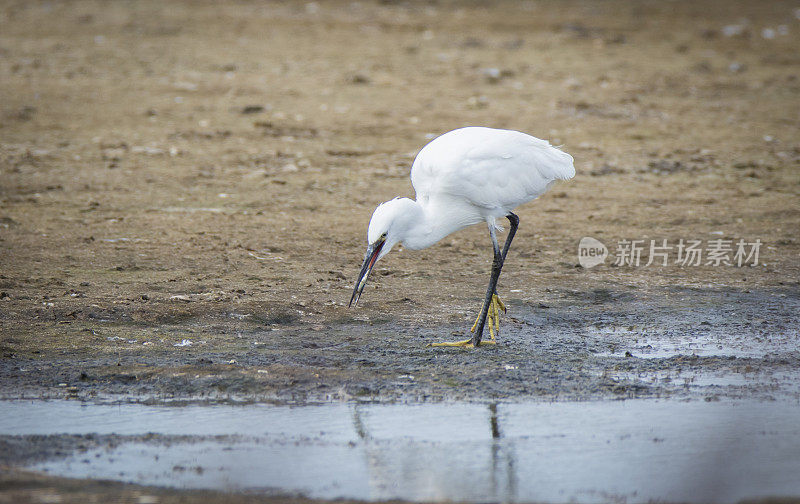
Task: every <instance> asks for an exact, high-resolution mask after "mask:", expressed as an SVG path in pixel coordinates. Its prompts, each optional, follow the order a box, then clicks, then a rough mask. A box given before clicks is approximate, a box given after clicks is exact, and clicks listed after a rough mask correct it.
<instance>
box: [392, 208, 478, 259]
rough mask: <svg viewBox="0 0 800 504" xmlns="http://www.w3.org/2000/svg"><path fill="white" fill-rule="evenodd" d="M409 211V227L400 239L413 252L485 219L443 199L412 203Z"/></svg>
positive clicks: (474, 209)
mask: <svg viewBox="0 0 800 504" xmlns="http://www.w3.org/2000/svg"><path fill="white" fill-rule="evenodd" d="M412 212H413V214H414V215H413V218H412V225H411V226H410V227H409V229H408V230H407V231H406V233H405V234H404V236H403V237H401V238H400V241H401V242H402V244H403V246H404V247H406V248H409V249H412V250H419V249H424V248H427V247H430V246H431V245H433V244H434V243H436V242H438V241H439V240H441V239H442V238H444V237H445V236H447V235H449V234H450V233H454V232H456V231H458V230H459V229H463V228H465V227H467V226H471V225H473V224H477V223H479V222H483V221H484V220H485V218H484V216H482V215H481V214H480V212H479V211H478V210H477V208H475V207H474V206H472V205H469V204H467V203H465V202H463V201H461V200H458V199H456V198H449V197H446V196H444V197H437V198H436V199H435V200H434V202H430V201H428V202H420V201H415V202H414V209H413V210H412Z"/></svg>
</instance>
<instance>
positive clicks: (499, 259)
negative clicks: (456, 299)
mask: <svg viewBox="0 0 800 504" xmlns="http://www.w3.org/2000/svg"><path fill="white" fill-rule="evenodd" d="M506 218H508V221H509V222H510V223H511V227H510V228H509V230H508V236H507V237H506V242H505V244H504V245H503V250H502V252H500V251H498V249H495V250H494V260H492V275H491V277H490V278H489V287H488V288H487V289H486V299H485V300H484V302H483V309H481V316H480V319H478V327H477V328H476V330H475V332H474V333H473V335H472V345H473V346H478V345H480V343H481V337H482V336H483V328H484V326H485V325H486V315H487V314H488V313H489V305H490V304H491V302H492V296H493V295H494V293H495V292H496V290H497V280H498V279H499V278H500V271H502V269H503V264H504V263H505V261H506V255H508V249H509V248H510V247H511V240H513V239H514V235H515V234H516V232H517V227H519V217H517V216H516V215H515V214H513V213H510V214H508V215H507V216H506ZM493 242H494V240H493ZM493 245H494V243H493Z"/></svg>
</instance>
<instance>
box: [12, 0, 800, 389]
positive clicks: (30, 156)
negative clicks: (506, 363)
mask: <svg viewBox="0 0 800 504" xmlns="http://www.w3.org/2000/svg"><path fill="white" fill-rule="evenodd" d="M798 9H800V6H798V4H797V3H796V2H793V1H770V2H747V1H731V2H716V1H692V2H656V1H644V2H625V1H617V0H610V1H603V2H586V1H560V2H544V1H542V2H538V1H527V2H510V1H509V2H480V1H473V2H445V1H438V2H335V1H332V2H228V3H225V4H224V5H220V4H218V3H217V2H179V1H174V2H155V1H152V2H151V1H146V0H143V1H136V2H125V3H123V2H27V1H26V2H13V1H10V2H4V3H3V4H2V6H0V23H1V24H2V31H1V32H0V76H2V78H1V79H0V94H1V95H2V105H1V106H0V107H1V110H0V246H1V247H2V254H0V291H2V292H1V293H0V297H2V299H0V327H1V328H2V341H0V348H1V349H2V359H3V374H4V376H5V377H4V382H5V383H6V385H7V386H6V387H5V389H4V390H3V394H4V396H6V397H17V396H19V395H20V394H23V393H26V392H25V391H27V393H33V394H40V395H42V394H43V395H47V396H50V395H54V396H64V395H76V394H81V393H83V392H82V391H83V390H84V387H89V388H91V387H90V385H91V384H105V385H103V386H108V387H111V385H109V384H110V383H113V384H114V387H116V388H114V387H112V388H110V389H105V390H106V391H107V392H108V391H111V390H112V389H113V391H114V392H116V393H122V394H124V393H125V390H126V387H129V386H133V385H134V384H136V383H139V382H140V381H141V380H143V379H145V377H149V378H153V377H154V376H157V375H158V374H159V373H161V372H162V371H163V372H164V373H169V374H170V376H186V381H187V386H189V384H188V383H189V382H191V380H190V378H191V377H192V376H194V375H195V374H196V373H197V369H198V366H200V365H213V366H217V367H216V368H213V370H212V374H214V373H221V374H222V375H225V373H227V372H229V371H230V369H229V368H228V367H225V366H231V367H236V365H237V364H238V363H239V362H240V361H242V362H244V361H246V356H248V355H253V353H255V354H257V355H261V356H262V357H263V358H264V359H266V360H262V361H258V364H260V365H265V364H269V365H270V366H271V367H270V368H269V369H270V372H271V373H273V374H271V375H269V377H268V376H267V373H262V374H261V375H259V374H256V370H255V368H254V367H252V366H248V365H242V366H239V368H238V371H237V372H241V373H244V374H248V373H249V374H248V376H251V378H252V379H253V380H256V382H255V383H256V385H258V386H262V385H263V384H264V383H267V382H268V383H269V385H270V387H272V388H271V389H270V390H286V389H291V387H292V386H293V384H296V383H297V382H296V380H298V379H300V380H301V381H302V380H314V379H315V377H316V379H319V374H318V373H319V372H320V371H319V370H320V369H323V368H325V367H326V366H325V361H324V357H323V356H324V355H325V354H326V353H327V350H326V348H336V347H337V346H339V345H344V346H345V347H347V348H348V352H349V353H348V354H347V355H346V358H347V359H350V360H352V361H354V362H359V361H364V362H366V361H367V360H369V359H371V358H372V355H373V351H375V350H376V349H380V348H381V347H383V350H386V347H389V350H390V351H391V348H392V347H394V348H395V349H399V351H398V352H397V353H398V354H400V355H402V354H405V353H407V352H410V351H411V350H410V349H411V348H412V347H413V348H414V351H415V352H428V350H420V349H419V348H420V347H421V346H422V344H424V343H425V342H427V341H432V340H435V339H437V338H439V339H440V338H441V337H450V331H451V330H453V329H454V328H458V329H466V328H467V327H468V326H469V325H470V324H471V320H472V318H473V317H474V315H475V313H476V312H477V310H478V308H479V306H480V302H481V299H482V296H483V290H484V288H485V287H484V285H485V282H486V280H487V277H488V271H489V267H490V260H491V253H490V247H489V241H488V238H487V237H486V232H485V229H484V228H483V227H482V226H475V227H474V228H470V229H468V230H465V231H462V232H460V233H458V234H455V235H453V236H450V237H448V238H446V239H445V240H443V241H442V243H440V244H439V245H437V246H435V247H433V248H431V249H428V250H425V251H421V252H414V253H409V252H404V251H401V252H395V253H392V254H391V255H389V256H388V257H387V258H386V259H385V260H383V261H382V263H381V264H379V265H378V267H377V268H376V272H375V273H376V274H374V275H373V279H372V280H371V281H370V284H369V285H368V287H367V290H366V291H365V294H364V297H363V301H362V303H361V304H360V305H359V308H358V309H357V310H348V309H347V308H346V302H347V300H348V299H349V295H350V291H351V289H352V282H353V281H354V279H355V275H356V274H357V272H358V268H359V265H360V263H361V259H362V254H363V250H364V247H365V241H366V240H365V235H366V225H367V223H368V221H369V217H370V215H371V212H372V210H373V208H374V206H375V205H376V204H377V203H379V202H381V201H383V200H386V199H389V198H391V197H394V196H396V195H405V196H413V189H412V188H411V185H410V181H409V179H408V171H409V168H410V165H411V162H412V160H413V158H414V156H415V154H416V152H417V151H418V150H419V148H421V147H422V146H423V145H424V144H425V143H426V142H428V141H429V140H430V139H431V138H433V137H435V136H436V135H439V134H441V133H443V132H446V131H448V130H451V129H454V128H457V127H461V126H465V125H486V126H493V127H501V128H512V129H519V130H522V131H525V132H528V133H530V134H533V135H534V136H538V137H541V138H546V139H549V140H550V141H551V142H553V143H554V144H558V145H563V149H564V150H566V151H567V152H569V153H571V154H572V155H573V156H574V157H575V166H576V169H577V176H576V177H575V179H574V180H572V181H570V182H568V183H561V184H558V185H556V186H555V187H554V188H553V189H552V190H551V192H550V193H549V194H547V195H545V196H544V197H542V198H541V199H540V200H539V201H537V202H534V203H532V204H529V205H526V206H524V207H522V208H520V209H519V212H518V214H519V216H520V218H521V228H520V232H519V233H518V235H517V238H516V239H515V242H514V245H515V246H514V249H513V250H512V254H511V256H510V260H509V262H508V264H507V266H506V268H505V270H504V275H503V277H502V278H501V281H500V291H501V294H504V296H505V297H506V299H507V300H509V302H510V304H511V307H512V311H511V315H512V316H513V314H514V309H515V308H514V307H515V306H516V307H517V310H518V312H519V307H524V306H529V307H533V308H534V309H536V308H537V307H539V306H540V305H541V306H543V307H544V308H542V309H543V310H544V309H545V308H546V307H547V306H556V307H564V306H567V305H569V306H574V307H577V308H580V307H581V306H582V305H585V304H597V303H601V304H602V303H611V304H612V305H613V304H614V302H615V300H616V299H618V298H624V297H625V296H630V295H632V294H631V293H635V296H634V298H633V301H634V302H638V300H645V299H649V298H648V296H655V297H656V298H657V299H658V300H659V303H661V304H660V305H659V306H663V305H664V304H665V303H666V304H669V297H670V292H671V291H670V290H669V289H672V288H675V289H700V290H710V291H713V292H717V291H719V292H735V293H747V292H749V291H750V290H751V289H758V290H759V292H766V293H767V294H766V295H767V296H769V295H770V293H780V295H783V296H785V295H787V293H788V295H790V296H797V293H798V278H800V243H798V238H797V236H798V230H800V205H799V204H798V203H800V198H798V196H799V195H800V187H798V182H799V181H800V170H798V168H800V136H798V123H799V122H800V115H799V114H800V112H799V111H800V53H798V51H797V48H798V46H799V44H798V42H799V39H800V19H798V18H800V10H798ZM584 236H593V237H595V238H597V239H599V240H601V241H603V242H604V243H605V244H606V245H607V246H608V248H609V249H611V252H612V254H613V253H614V248H615V246H616V244H617V243H618V241H619V240H621V239H643V240H646V241H649V240H650V239H657V240H662V239H668V240H669V243H670V244H675V243H676V242H677V241H678V240H680V239H684V240H689V239H698V240H703V241H704V243H706V242H707V240H711V239H719V238H722V239H731V240H737V239H739V238H743V239H745V240H747V241H749V242H752V241H754V240H756V239H760V240H761V242H762V243H763V246H762V248H761V250H760V258H759V260H758V263H759V264H758V265H756V266H746V267H741V268H739V267H735V266H717V267H714V266H693V267H681V266H676V265H674V264H670V265H668V266H663V267H662V266H654V265H651V266H650V267H638V268H635V267H613V266H612V265H611V264H610V263H611V262H612V260H613V258H612V260H609V261H607V262H606V264H604V265H601V266H598V267H595V268H592V269H588V270H587V269H583V268H580V267H577V245H578V242H579V240H580V239H581V237H584ZM673 253H674V251H673ZM645 256H646V254H645ZM759 295H760V294H759ZM757 298H758V297H757ZM625 299H628V300H629V301H630V298H625ZM758 299H761V298H758ZM721 302H724V301H721ZM754 302H755V303H756V304H758V303H759V301H757V300H756V301H754ZM690 304H691V303H690ZM653 306H654V305H649V304H647V303H645V302H643V304H642V305H641V309H642V310H643V313H644V312H652V310H653ZM774 309H775V310H777V312H778V313H780V314H782V315H783V316H785V317H789V318H791V317H790V312H788V311H787V310H789V308H783V309H782V308H781V304H780V303H778V304H777V307H776V308H774ZM596 315H597V314H596V313H595V312H593V311H587V312H586V315H585V320H583V321H581V322H578V325H580V324H586V325H589V324H592V323H593V322H594V320H595V317H596ZM374 323H379V324H380V323H384V324H386V323H391V324H397V327H401V328H405V329H409V328H410V329H409V330H412V331H413V330H414V329H413V328H417V327H420V328H423V329H424V330H425V331H427V332H422V333H420V332H416V333H414V335H413V336H414V337H413V338H412V337H411V336H404V335H403V334H400V335H399V336H398V335H397V334H398V333H396V331H394V329H392V330H391V331H388V330H384V333H385V332H392V334H394V335H395V336H393V337H392V338H390V339H389V340H387V339H386V338H387V336H386V334H381V335H376V333H374V332H371V329H370V327H371V326H370V325H369V324H374ZM442 324H444V326H442ZM767 324H769V322H767ZM353 327H356V328H358V329H357V330H355V329H353ZM389 327H392V328H394V327H395V326H393V325H390V326H389ZM442 327H444V329H442ZM243 335H244V336H243ZM176 345H177V346H176ZM259 345H261V347H260V349H259ZM404 345H406V346H404ZM266 348H268V349H269V350H266ZM259 352H260V353H259ZM298 352H304V353H303V355H304V357H303V359H300V360H297V359H295V360H293V358H292V356H293V355H297V354H298ZM267 354H268V357H267ZM148 356H150V357H148ZM426 356H427V357H426ZM418 357H419V358H420V359H422V360H423V361H424V360H425V359H432V357H430V353H427V354H426V353H420V354H419V355H418ZM393 358H397V359H399V358H401V356H395V357H392V356H390V357H389V359H390V360H391V359H393ZM148 359H149V360H148ZM25 363H27V364H25ZM418 364H419V363H417V364H415V366H416V365H418ZM59 366H61V367H59ZM137 366H139V367H137ZM142 366H143V367H145V368H146V371H142V369H140V368H141V367H142ZM253 366H255V363H254V364H253ZM337 366H338V367H341V365H339V364H337V365H336V366H330V367H334V368H336V367H337ZM31 369H36V370H38V371H37V372H36V373H31V372H30V370H31ZM54 369H56V370H57V371H53V370H54ZM120 369H123V370H124V372H123V371H120ZM26 370H27V371H26ZM48 370H49V371H48ZM328 371H330V372H331V373H333V374H335V373H336V372H338V371H337V370H336V369H334V370H330V369H329V370H328ZM350 372H351V373H358V372H360V371H359V368H358V366H354V367H353V368H352V369H351V370H350ZM393 372H394V371H393ZM298 374H301V375H302V376H303V378H298V377H297V375H298ZM197 376H199V375H197ZM287 376H288V378H287ZM253 377H254V378H253ZM330 379H332V380H334V381H335V382H336V383H340V382H341V383H346V382H347V381H348V380H351V379H352V374H350V375H346V376H344V377H339V378H336V379H334V378H330ZM104 380H105V381H104ZM270 380H272V381H270ZM321 380H323V381H324V380H325V378H324V376H323V378H322V379H321ZM337 380H340V381H337ZM220 386H221V385H220ZM191 390H192V391H193V392H192V393H191V394H193V393H194V392H195V390H194V389H191ZM368 390H369V389H368ZM146 391H149V393H153V394H155V395H156V396H159V393H158V389H157V388H156V389H147V390H146ZM170 393H176V391H175V390H172V391H171V392H170ZM191 394H190V395H191ZM178 395H180V393H178Z"/></svg>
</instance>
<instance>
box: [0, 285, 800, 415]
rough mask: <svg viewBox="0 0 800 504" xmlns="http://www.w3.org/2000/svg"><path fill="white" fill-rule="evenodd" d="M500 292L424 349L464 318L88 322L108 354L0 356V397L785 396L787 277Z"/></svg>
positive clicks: (792, 347) (792, 385)
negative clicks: (152, 327)
mask: <svg viewBox="0 0 800 504" xmlns="http://www.w3.org/2000/svg"><path fill="white" fill-rule="evenodd" d="M511 296H512V297H509V298H507V304H508V305H509V313H508V315H507V316H505V317H504V319H503V326H502V334H501V335H500V338H499V342H500V344H499V345H497V346H493V347H488V346H487V347H482V348H480V349H477V350H475V349H473V350H465V349H437V348H427V347H426V346H425V345H426V344H427V343H430V342H433V341H441V340H444V339H453V338H457V337H460V336H463V335H464V333H466V330H465V327H466V326H467V325H468V324H467V323H464V324H458V325H456V324H453V323H449V322H448V323H446V324H442V325H438V326H430V325H426V326H422V327H420V326H417V325H415V324H414V323H412V322H406V321H398V320H394V319H392V318H390V316H391V313H390V312H389V311H385V312H384V311H381V310H378V309H372V310H371V311H372V313H373V315H376V316H377V315H378V314H380V319H376V320H372V321H358V320H353V319H349V320H338V321H336V320H333V321H328V322H327V323H318V322H315V323H314V324H308V323H303V322H302V321H289V322H287V323H285V324H277V323H276V324H272V325H270V326H263V325H259V324H252V323H250V322H246V323H245V322H241V321H238V320H235V319H230V320H229V321H228V322H227V325H222V324H220V323H218V322H217V321H214V322H206V321H204V320H203V319H202V318H198V319H195V320H193V321H192V324H191V327H183V326H169V327H166V326H159V327H158V328H156V329H157V330H159V331H160V332H161V333H168V334H170V337H171V338H172V339H175V340H176V341H182V338H184V336H185V337H186V338H187V339H188V338H191V340H193V341H194V342H198V341H200V342H201V344H194V345H193V346H186V347H184V348H179V347H175V348H173V345H168V349H164V350H151V351H146V352H145V351H142V346H141V342H140V341H137V340H136V339H135V338H133V339H131V338H130V335H131V334H132V333H133V332H134V331H142V330H143V329H142V328H141V327H139V326H136V327H132V326H126V325H121V324H116V325H115V324H111V323H109V324H106V325H103V324H99V323H98V324H97V325H96V326H95V328H93V329H91V330H96V331H98V332H99V333H101V334H115V335H116V336H113V337H114V338H118V341H115V344H116V345H117V346H116V348H115V349H114V351H113V352H108V351H106V352H99V353H97V354H92V355H87V354H86V352H81V351H80V349H77V350H73V351H71V350H66V349H65V350H63V351H60V352H58V353H57V354H56V353H55V352H52V353H49V354H41V355H37V356H27V357H21V356H17V357H14V358H6V359H0V377H2V380H0V382H1V383H2V385H0V397H3V398H5V399H19V398H59V397H60V398H65V397H68V398H73V399H83V400H92V401H103V400H106V401H116V400H120V399H122V400H124V401H132V402H149V403H159V402H164V401H177V402H198V401H199V402H234V403H238V402H272V403H290V404H306V403H317V402H329V401H342V400H355V401H367V402H393V401H414V402H431V401H433V402H435V401H443V400H459V401H478V402H484V403H485V402H496V401H519V400H528V399H535V400H592V399H628V398H658V397H672V398H676V399H705V400H717V399H720V398H758V399H771V398H781V397H790V398H797V397H798V396H800V350H799V349H798V334H800V319H799V318H798V317H797V315H796V314H797V313H800V293H798V291H797V290H796V289H795V290H791V289H786V290H780V291H778V290H772V291H760V290H754V291H737V290H730V289H688V288H673V289H659V290H652V291H640V290H637V289H627V288H624V287H619V286H615V287H609V288H608V289H601V290H591V291H558V292H550V293H548V297H547V301H546V303H541V302H538V301H529V300H526V299H523V298H514V297H513V296H514V294H511ZM387 310H388V308H387ZM358 315H359V316H363V312H362V313H361V314H358ZM146 329H147V328H145V330H146ZM65 330H66V329H65ZM72 330H77V329H72ZM126 331H127V333H126ZM181 331H184V332H181ZM189 331H190V332H189ZM126 334H127V336H129V337H128V338H126ZM206 340H207V341H208V343H207V344H206V343H205V341H206ZM131 342H133V343H131Z"/></svg>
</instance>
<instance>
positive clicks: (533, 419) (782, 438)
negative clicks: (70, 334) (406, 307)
mask: <svg viewBox="0 0 800 504" xmlns="http://www.w3.org/2000/svg"><path fill="white" fill-rule="evenodd" d="M798 418H800V404H798V403H796V402H792V403H785V402H784V403H779V402H756V401H746V402H730V401H722V402H675V401H666V400H635V401H614V402H578V403H575V402H573V403H523V404H498V405H480V404H464V403H456V404H452V403H451V404H423V405H402V404H401V405H376V404H358V405H354V404H326V405H321V406H301V407H289V406H267V405H248V406H229V405H215V406H186V407H170V406H142V405H119V406H113V405H93V404H81V403H78V402H69V401H52V402H26V401H12V402H6V403H3V404H2V413H0V435H22V434H56V435H58V434H89V433H95V434H116V435H119V436H121V437H115V438H114V439H115V441H114V442H113V443H109V444H108V445H106V446H102V447H99V448H92V449H90V450H88V451H82V452H79V451H75V452H74V453H71V454H69V455H67V456H66V457H61V458H55V459H50V460H45V461H40V462H37V463H35V464H33V465H31V466H29V468H31V469H34V470H39V471H45V472H47V473H50V474H53V475H60V476H68V477H77V478H87V477H91V478H98V479H113V480H120V481H128V482H135V483H139V484H146V485H161V486H170V487H178V488H214V489H223V490H234V491H242V490H247V491H257V492H265V493H298V494H304V495H307V496H309V497H313V498H325V499H332V498H340V497H341V498H352V499H364V500H385V499H394V498H397V499H407V500H416V501H421V500H438V501H442V500H454V501H455V500H458V501H471V502H476V501H490V500H491V501H503V502H521V501H526V502H527V501H550V502H554V501H558V502H564V501H575V502H601V501H608V500H619V501H628V502H639V501H647V500H653V499H657V500H669V501H686V502H701V501H703V502H708V501H713V502H735V501H738V500H740V499H743V498H748V497H759V496H767V495H794V496H797V495H800V479H798V478H797V474H800V456H798V454H800V422H798V421H797V419H798ZM147 433H158V434H161V435H162V436H155V437H152V438H149V439H148V438H143V437H142V436H141V435H142V434H147ZM187 435H189V436H194V437H180V438H176V437H174V436H187Z"/></svg>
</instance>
